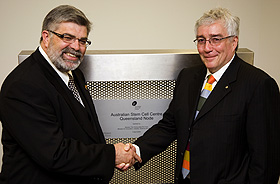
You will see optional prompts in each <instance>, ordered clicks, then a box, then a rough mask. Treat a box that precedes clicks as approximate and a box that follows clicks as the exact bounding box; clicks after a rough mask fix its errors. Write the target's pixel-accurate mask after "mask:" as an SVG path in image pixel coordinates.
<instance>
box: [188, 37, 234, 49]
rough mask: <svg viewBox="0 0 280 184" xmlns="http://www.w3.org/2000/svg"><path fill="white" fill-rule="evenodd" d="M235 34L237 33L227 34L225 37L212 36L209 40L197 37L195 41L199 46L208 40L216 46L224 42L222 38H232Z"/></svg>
mask: <svg viewBox="0 0 280 184" xmlns="http://www.w3.org/2000/svg"><path fill="white" fill-rule="evenodd" d="M234 36H235V35H231V36H226V37H223V38H219V37H212V38H210V39H208V40H206V39H205V38H197V39H195V40H194V41H193V42H194V43H195V45H197V46H203V45H205V44H206V42H207V41H208V42H209V43H210V44H211V45H212V46H216V45H219V44H220V43H221V42H222V40H224V39H227V38H231V37H234Z"/></svg>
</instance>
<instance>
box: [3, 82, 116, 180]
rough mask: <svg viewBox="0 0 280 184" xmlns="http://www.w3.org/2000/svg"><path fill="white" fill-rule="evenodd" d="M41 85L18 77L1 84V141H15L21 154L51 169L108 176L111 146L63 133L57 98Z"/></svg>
mask: <svg viewBox="0 0 280 184" xmlns="http://www.w3.org/2000/svg"><path fill="white" fill-rule="evenodd" d="M42 86H44V84H35V83H32V82H30V81H20V82H14V83H13V84H12V85H5V86H4V88H2V92H1V97H0V103H1V107H0V113H1V119H2V124H3V129H5V131H7V132H9V135H10V136H9V137H5V138H4V140H3V141H6V143H7V144H9V145H11V146H12V145H17V147H18V149H20V150H22V152H23V154H25V156H28V157H29V158H31V159H32V160H33V161H34V162H36V164H38V165H40V166H41V167H43V168H45V169H46V170H49V171H51V172H55V173H61V174H66V175H74V176H86V177H92V176H95V177H102V178H106V179H108V180H110V179H111V177H112V176H113V173H114V166H115V149H114V146H113V145H108V144H85V143H84V142H82V141H80V140H79V139H74V138H71V136H67V135H64V132H63V130H62V128H63V127H62V126H63V124H64V125H65V124H66V122H64V123H63V124H62V123H61V122H62V121H64V120H63V119H61V116H59V114H60V113H62V110H60V109H59V108H57V107H59V101H60V100H61V99H59V98H58V95H57V94H51V93H50V92H49V91H51V90H52V89H50V88H48V89H45V88H43V87H42ZM55 107H56V108H55ZM69 123H71V122H69ZM13 147H14V146H13ZM7 151H12V150H7ZM7 154H12V153H11V152H9V153H7Z"/></svg>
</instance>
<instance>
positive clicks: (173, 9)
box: [0, 0, 280, 164]
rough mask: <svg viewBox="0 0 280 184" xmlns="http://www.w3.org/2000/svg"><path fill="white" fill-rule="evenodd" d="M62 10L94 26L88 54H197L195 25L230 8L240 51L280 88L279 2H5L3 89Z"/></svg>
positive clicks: (1, 5) (1, 16)
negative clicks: (53, 13)
mask: <svg viewBox="0 0 280 184" xmlns="http://www.w3.org/2000/svg"><path fill="white" fill-rule="evenodd" d="M60 4H71V5H74V6H76V7H77V8H80V9H81V10H82V11H83V12H84V13H85V14H86V15H87V16H88V18H89V19H90V20H91V21H92V22H93V25H94V28H93V30H92V32H91V34H90V36H89V38H90V40H92V41H93V45H92V46H90V47H89V48H88V49H89V50H103V49H106V50H121V49H195V46H194V44H193V42H192V40H193V39H194V32H193V27H194V23H195V21H196V20H197V19H198V18H199V17H200V16H201V15H202V13H203V12H204V11H206V10H208V9H211V8H213V7H217V6H222V7H226V8H229V9H230V10H231V11H232V13H233V14H235V15H238V16H239V17H240V19H241V27H240V29H241V31H240V37H239V40H240V45H239V46H240V47H241V48H248V49H251V50H252V51H254V52H255V63H254V65H255V66H257V67H260V68H261V69H263V70H264V71H266V72H267V73H269V74H270V75H271V76H272V77H273V78H274V79H275V80H276V81H277V83H278V85H280V74H279V69H280V62H279V58H278V55H279V53H278V52H279V51H278V50H279V47H278V45H279V43H280V37H279V33H280V23H279V17H280V11H279V8H280V1H279V0H266V1H265V0H245V1H244V0H235V1H232V0H211V1H209V0H141V1H136V0H118V1H116V0H102V1H101V0H80V1H77V0H68V1H67V0H56V1H54V0H51V1H38V0H25V1H22V0H9V1H8V0H6V1H5V0H1V1H0V20H1V29H0V33H1V34H0V36H1V44H0V48H1V49H0V52H1V57H0V63H1V68H0V84H2V82H3V80H4V78H5V77H6V76H7V74H8V73H9V72H10V71H11V70H12V69H13V68H14V67H15V66H16V65H17V55H18V54H19V52H20V51H21V50H35V49H36V47H37V46H38V44H39V38H40V31H41V25H42V21H43V18H44V17H45V15H46V14H47V13H48V12H49V11H50V10H51V9H52V8H54V7H56V6H57V5H60ZM1 151H2V150H1V149H0V156H1ZM0 164H1V162H0Z"/></svg>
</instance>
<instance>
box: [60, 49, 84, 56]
mask: <svg viewBox="0 0 280 184" xmlns="http://www.w3.org/2000/svg"><path fill="white" fill-rule="evenodd" d="M66 52H68V53H71V54H73V55H75V56H77V57H79V58H81V57H82V56H83V55H82V53H81V52H80V51H76V50H74V49H72V48H69V47H66V48H64V49H62V53H66Z"/></svg>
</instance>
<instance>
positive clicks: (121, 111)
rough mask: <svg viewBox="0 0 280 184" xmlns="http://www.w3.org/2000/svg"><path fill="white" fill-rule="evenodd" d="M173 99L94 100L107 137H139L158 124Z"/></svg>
mask: <svg viewBox="0 0 280 184" xmlns="http://www.w3.org/2000/svg"><path fill="white" fill-rule="evenodd" d="M170 101H171V99H136V100H134V99H128V100H94V104H95V106H96V111H97V114H98V118H99V121H100V125H101V128H102V131H103V133H104V136H105V138H137V137H139V136H141V135H143V133H144V132H145V131H146V130H148V129H149V128H150V127H151V126H152V125H154V124H156V123H157V122H158V121H159V120H160V119H161V118H162V115H163V113H164V112H165V111H166V109H167V107H168V105H169V103H170Z"/></svg>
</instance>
